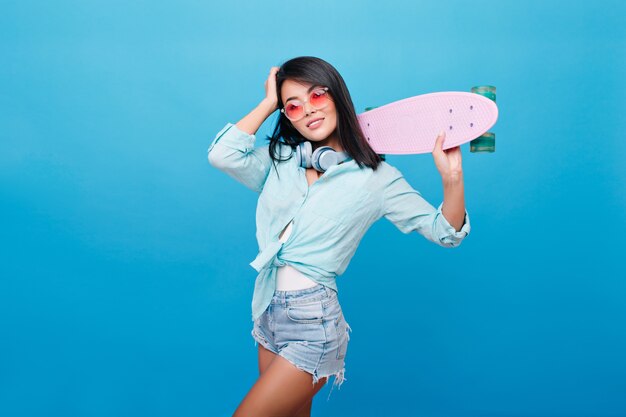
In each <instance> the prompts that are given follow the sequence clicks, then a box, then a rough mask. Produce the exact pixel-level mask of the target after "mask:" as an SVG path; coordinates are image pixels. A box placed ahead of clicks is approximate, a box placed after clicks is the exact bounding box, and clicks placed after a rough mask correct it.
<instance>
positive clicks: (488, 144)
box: [470, 132, 496, 153]
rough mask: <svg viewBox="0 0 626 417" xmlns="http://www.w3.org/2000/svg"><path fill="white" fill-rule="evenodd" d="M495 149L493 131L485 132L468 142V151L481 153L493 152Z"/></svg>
mask: <svg viewBox="0 0 626 417" xmlns="http://www.w3.org/2000/svg"><path fill="white" fill-rule="evenodd" d="M495 151H496V135H495V133H491V132H487V133H485V134H484V135H482V136H480V137H477V138H476V139H474V140H472V141H471V142H470V152H474V153H482V152H495Z"/></svg>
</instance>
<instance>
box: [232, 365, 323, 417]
mask: <svg viewBox="0 0 626 417" xmlns="http://www.w3.org/2000/svg"><path fill="white" fill-rule="evenodd" d="M312 378H313V377H312V375H311V374H309V373H308V372H305V371H303V370H301V369H298V368H297V367H296V366H294V365H293V364H292V363H290V362H289V361H288V360H286V359H285V358H283V357H281V356H278V355H274V358H273V360H272V361H271V362H270V364H269V365H268V366H267V368H265V369H264V370H263V372H262V374H261V376H260V377H259V379H257V381H256V383H255V384H254V385H253V386H252V388H251V389H250V391H248V393H247V394H246V396H245V397H244V399H243V400H242V402H241V403H240V404H239V406H238V407H237V409H236V410H235V413H234V414H233V417H281V416H284V417H287V416H289V417H291V416H293V415H294V413H296V412H298V411H300V409H301V407H305V406H306V405H307V403H309V402H312V399H313V396H314V395H315V394H317V392H318V391H319V390H320V389H321V388H322V387H323V386H324V384H325V383H326V381H327V380H328V378H327V377H325V378H321V379H320V380H319V381H318V382H317V383H316V384H315V386H313V384H312V382H313V379H312ZM304 411H307V410H306V408H305V409H304ZM303 415H304V414H303ZM307 415H308V414H307Z"/></svg>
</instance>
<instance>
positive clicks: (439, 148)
mask: <svg viewBox="0 0 626 417" xmlns="http://www.w3.org/2000/svg"><path fill="white" fill-rule="evenodd" d="M445 139H446V132H445V131H444V130H442V131H441V132H439V134H438V135H437V139H436V140H435V147H434V149H433V153H439V152H443V142H444V140H445Z"/></svg>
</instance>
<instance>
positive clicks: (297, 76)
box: [267, 56, 385, 170]
mask: <svg viewBox="0 0 626 417" xmlns="http://www.w3.org/2000/svg"><path fill="white" fill-rule="evenodd" d="M288 79H290V80H293V81H296V82H304V83H311V84H314V85H321V86H324V87H328V92H327V93H330V96H331V98H332V100H333V102H334V103H335V108H336V111H337V136H338V137H339V143H340V144H341V147H342V148H343V150H344V151H345V152H347V153H348V155H350V156H351V157H352V158H354V160H355V162H356V163H357V164H358V165H359V167H360V168H363V166H368V167H370V168H372V169H373V170H376V168H378V164H379V163H380V162H381V161H383V160H384V159H385V158H384V155H379V154H377V153H376V152H374V150H373V149H372V147H371V146H370V145H369V143H368V142H367V140H366V139H365V135H364V134H363V131H362V130H361V126H360V125H359V122H358V120H357V117H356V112H355V110H354V104H353V103H352V98H351V97H350V93H349V92H348V88H347V87H346V83H345V82H344V80H343V78H342V77H341V75H340V74H339V72H338V71H337V70H336V69H335V67H333V66H332V65H331V64H329V63H328V62H326V61H324V60H323V59H321V58H317V57H313V56H301V57H297V58H293V59H290V60H288V61H286V62H284V63H283V64H282V65H281V66H280V69H279V70H278V73H277V77H276V94H277V96H278V108H279V109H281V108H283V101H282V98H281V96H280V89H281V86H282V85H283V83H284V82H285V80H288ZM279 115H280V116H279V119H278V122H277V123H276V127H275V128H274V132H273V133H272V135H271V136H268V137H267V139H269V141H270V145H269V153H270V157H271V158H272V160H273V161H274V165H275V162H276V161H279V162H280V161H286V160H288V159H289V158H287V159H280V155H281V154H280V152H277V149H276V147H277V146H282V144H281V143H280V138H281V137H282V138H283V141H284V143H285V144H287V145H289V146H291V148H292V149H295V148H296V147H297V146H298V144H300V143H302V142H304V141H306V140H307V139H306V138H304V137H303V136H302V135H301V134H300V132H298V130H297V129H296V128H295V127H293V125H292V124H291V121H290V120H289V119H287V117H286V116H285V115H284V114H283V113H282V112H280V113H279ZM294 155H295V153H292V154H291V156H290V158H291V157H293V156H294Z"/></svg>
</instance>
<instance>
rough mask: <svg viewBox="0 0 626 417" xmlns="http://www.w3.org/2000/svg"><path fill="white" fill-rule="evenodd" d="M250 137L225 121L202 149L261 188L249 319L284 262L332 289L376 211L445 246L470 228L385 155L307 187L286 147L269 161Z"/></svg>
mask: <svg viewBox="0 0 626 417" xmlns="http://www.w3.org/2000/svg"><path fill="white" fill-rule="evenodd" d="M254 143H255V135H250V134H248V133H246V132H244V131H242V130H241V129H239V128H238V127H237V125H235V124H232V123H227V124H226V126H225V127H224V128H223V129H222V130H220V131H219V132H218V134H217V136H216V137H215V139H214V140H213V142H212V143H211V145H210V146H209V149H208V160H209V163H210V164H211V165H212V166H214V167H215V168H218V169H219V170H221V171H224V172H225V173H227V174H228V175H230V176H231V177H233V178H234V179H236V180H237V181H239V182H240V183H242V184H243V185H245V186H246V187H248V188H249V189H251V190H253V191H256V192H257V193H259V199H258V202H257V207H256V226H257V230H256V238H257V241H258V244H259V253H258V255H257V257H256V258H255V259H254V260H253V261H252V262H251V263H250V265H251V266H252V267H253V268H254V269H255V270H256V271H257V272H258V273H259V274H258V276H257V278H256V281H255V285H254V294H253V296H252V320H256V319H257V318H258V317H259V316H260V315H261V314H262V313H263V312H264V311H265V309H266V308H267V306H268V305H269V304H270V301H271V299H272V296H273V294H274V290H275V289H276V271H277V267H278V266H282V265H286V264H289V265H291V266H292V267H293V268H295V269H297V270H298V271H300V272H302V273H303V274H304V275H306V276H307V277H309V278H310V279H311V280H313V281H315V282H317V283H319V284H323V285H326V286H328V287H330V288H332V289H333V290H335V291H337V284H336V282H335V279H336V277H337V275H341V274H343V273H344V271H345V270H346V267H347V266H348V264H349V263H350V260H351V259H352V256H353V255H354V253H355V252H356V249H357V247H358V245H359V243H360V241H361V239H362V238H363V236H364V235H365V232H366V231H367V230H368V229H369V227H370V226H371V225H372V224H373V223H374V222H376V221H377V220H378V219H380V218H381V217H385V218H386V219H387V220H389V221H391V222H392V223H393V224H394V225H395V226H396V227H397V228H398V229H399V230H400V231H402V232H403V233H410V232H412V231H416V232H419V233H420V234H422V235H423V236H424V237H425V238H426V239H428V240H430V241H432V242H434V243H436V244H438V245H441V246H444V247H455V246H458V245H459V244H460V243H461V241H462V240H463V239H464V238H465V237H466V236H467V235H468V234H469V232H470V220H469V215H468V214H467V210H466V211H465V220H464V224H463V227H462V228H461V230H460V231H458V232H457V231H456V230H455V229H454V228H453V227H452V226H451V225H450V223H448V221H447V220H446V218H445V217H444V216H443V214H442V213H441V206H442V205H443V203H441V204H440V205H439V207H438V208H437V209H435V207H433V206H432V205H431V204H429V203H428V202H427V201H426V200H425V199H424V198H423V197H422V196H421V194H420V193H419V192H418V191H416V190H414V189H413V188H412V187H411V186H410V185H409V183H408V182H407V181H406V180H405V178H404V177H403V175H402V173H401V172H400V171H399V170H398V169H397V168H395V167H393V166H391V165H390V164H388V163H387V162H385V161H383V162H381V164H380V165H379V166H378V168H377V169H376V171H374V170H373V169H371V168H369V167H366V166H364V167H363V168H360V167H359V166H358V164H357V163H356V162H355V161H354V159H352V158H349V159H348V160H347V161H345V162H343V163H341V164H338V165H333V166H331V167H330V168H329V169H328V170H326V172H324V173H323V174H322V176H321V177H320V178H319V179H318V180H316V181H315V182H314V183H313V184H312V185H311V186H310V187H309V185H308V182H307V179H306V176H305V168H302V167H299V166H297V165H296V158H295V152H294V151H292V149H291V147H290V146H288V145H282V146H280V147H279V148H277V149H279V150H280V152H281V157H282V158H283V159H284V157H285V156H288V155H292V154H293V156H292V158H290V159H289V160H287V161H284V162H280V163H279V162H276V168H275V167H274V164H273V163H272V160H271V159H270V155H269V149H268V148H269V145H265V146H259V147H255V146H254ZM277 174H278V175H277ZM279 175H280V177H279ZM292 219H293V221H294V222H293V228H292V231H291V234H290V236H289V237H288V238H287V240H286V241H285V242H280V241H279V240H278V237H279V235H280V233H281V232H282V230H283V229H284V228H285V226H287V224H288V223H289V222H290V221H291V220H292Z"/></svg>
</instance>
